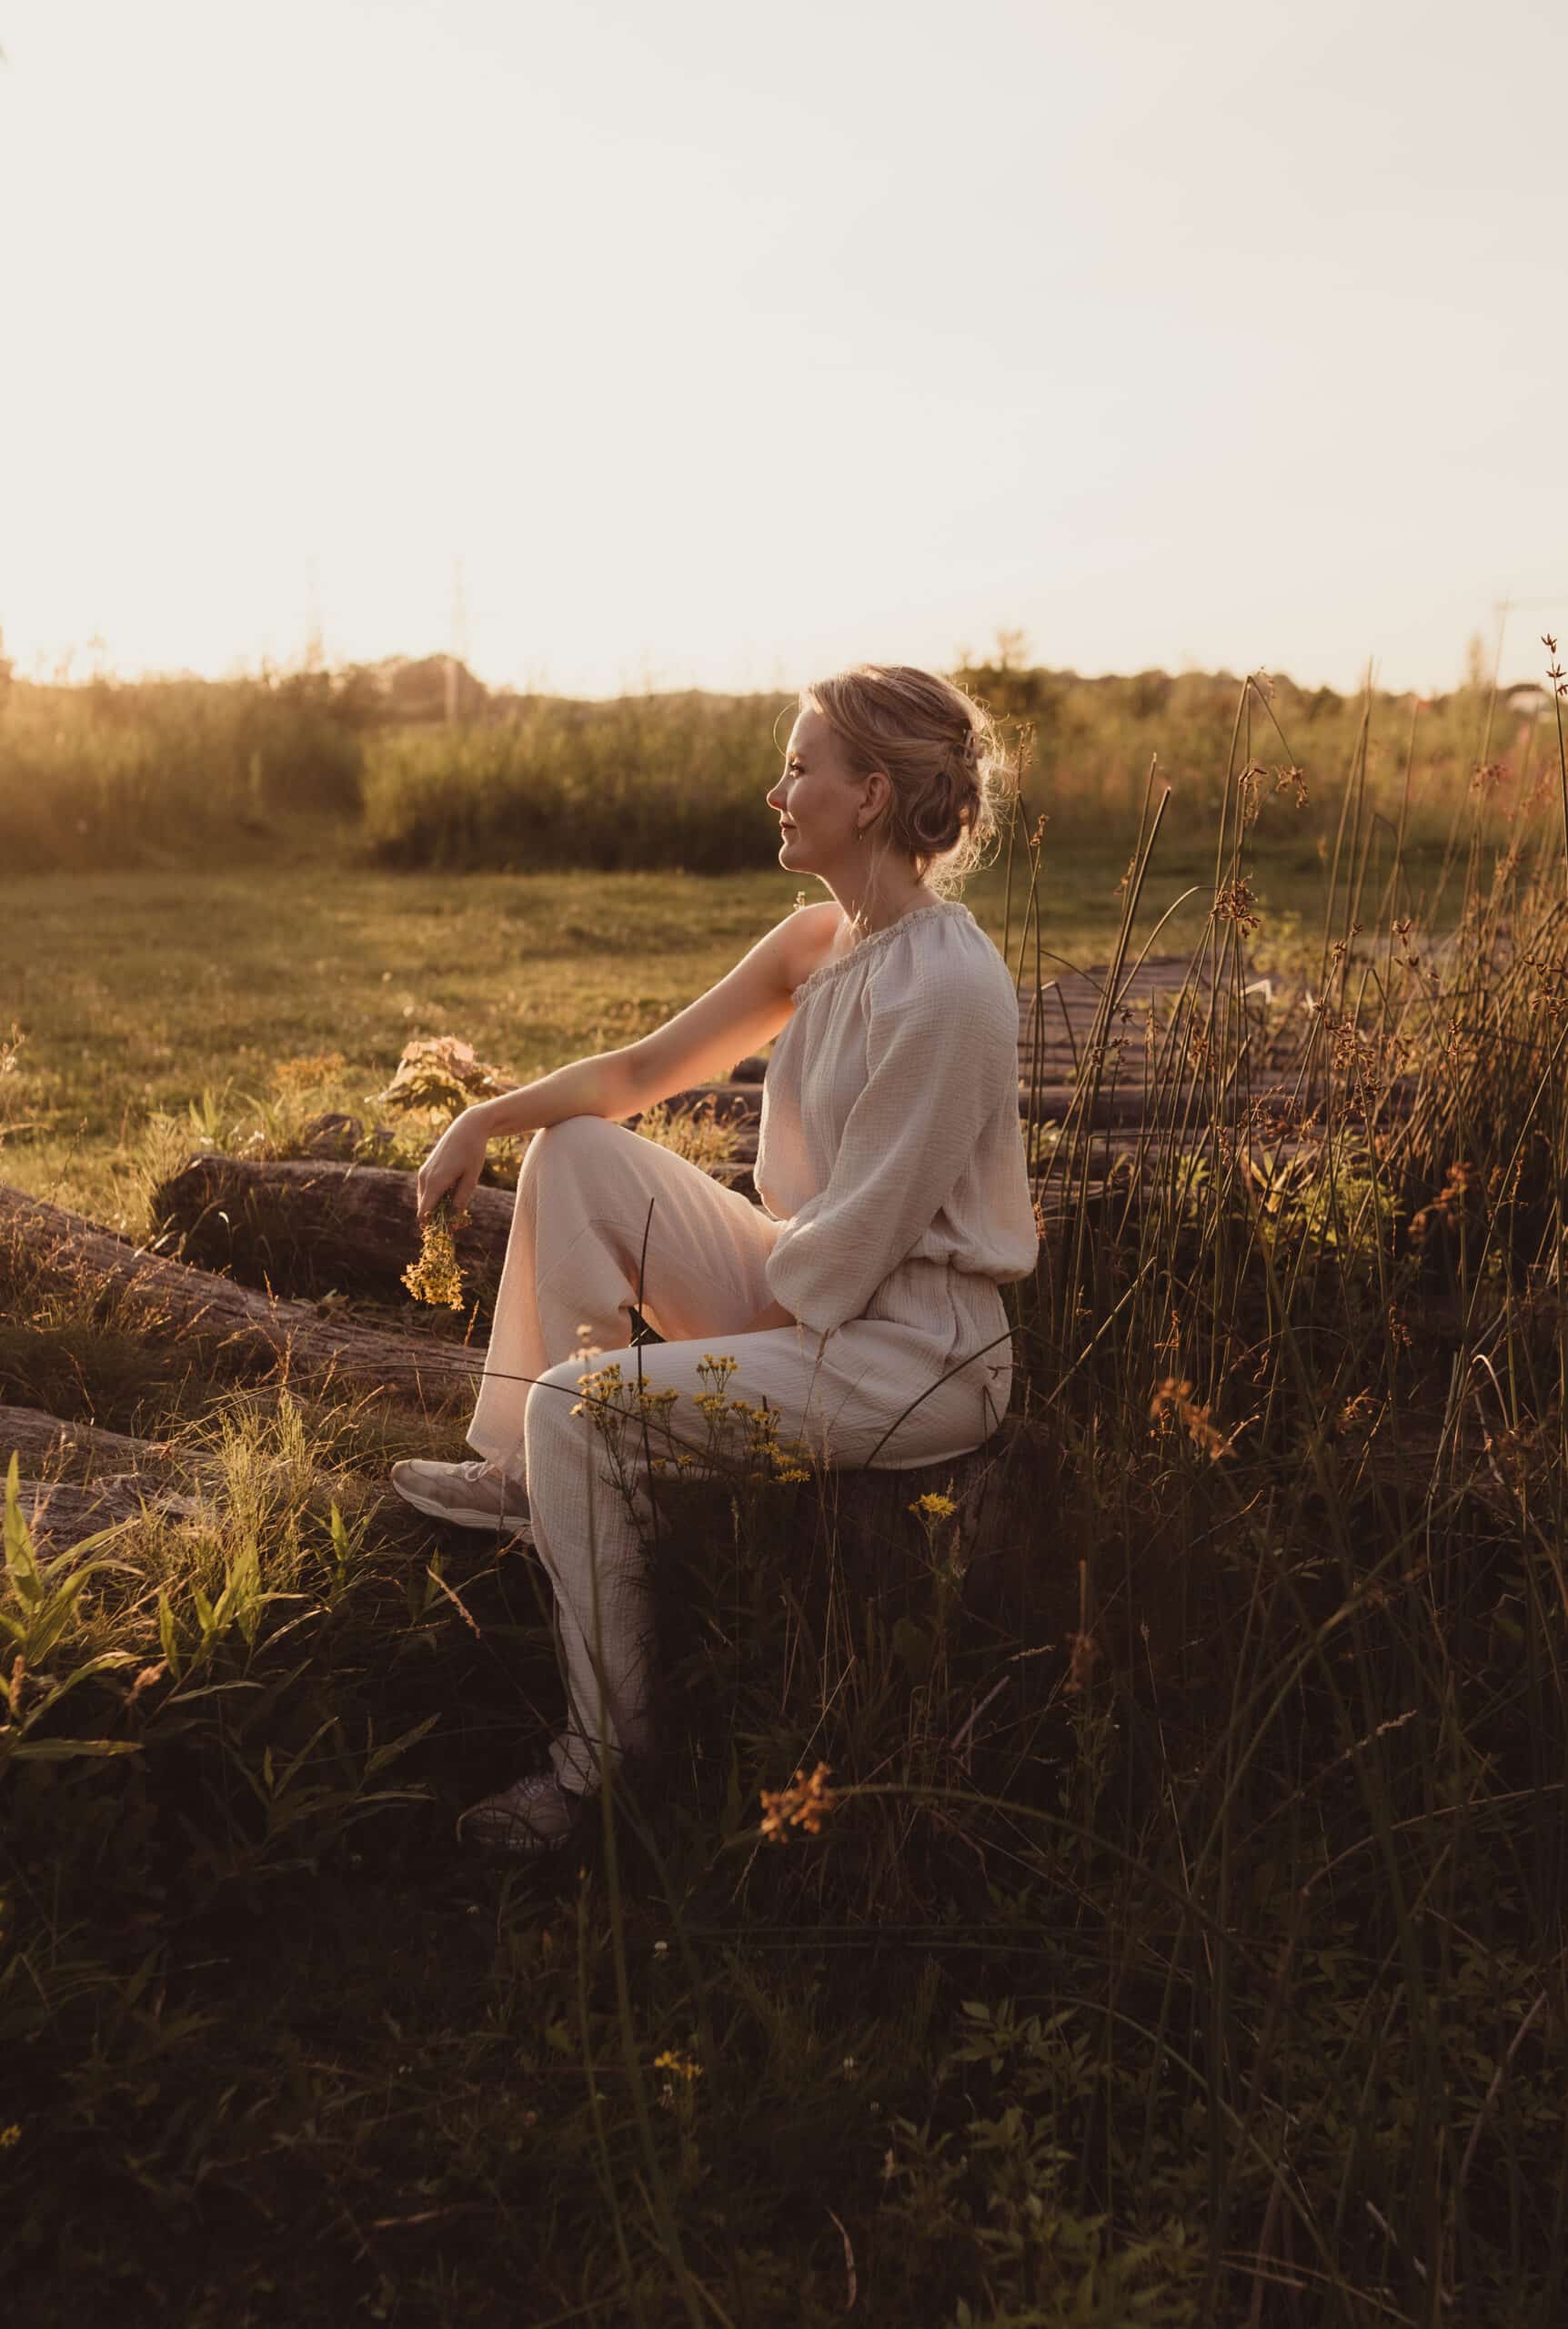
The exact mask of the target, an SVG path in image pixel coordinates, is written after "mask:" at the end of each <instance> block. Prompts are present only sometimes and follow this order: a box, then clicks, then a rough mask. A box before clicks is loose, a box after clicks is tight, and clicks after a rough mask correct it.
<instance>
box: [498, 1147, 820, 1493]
mask: <svg viewBox="0 0 1568 2329" xmlns="http://www.w3.org/2000/svg"><path fill="white" fill-rule="evenodd" d="M779 1227H780V1224H779V1223H778V1222H776V1221H772V1220H770V1219H769V1216H768V1215H766V1214H765V1213H762V1212H760V1211H759V1209H758V1207H757V1206H755V1205H750V1204H749V1203H748V1201H747V1200H746V1198H745V1197H743V1196H741V1195H739V1192H738V1191H736V1190H734V1189H726V1188H723V1187H721V1186H720V1185H719V1183H718V1182H717V1181H715V1180H713V1179H711V1178H710V1177H709V1175H708V1174H706V1173H704V1172H702V1171H701V1170H700V1169H699V1167H698V1166H697V1165H695V1164H691V1163H689V1160H688V1159H687V1158H685V1157H683V1156H677V1155H676V1154H674V1152H673V1151H672V1150H670V1149H668V1148H661V1147H659V1146H658V1144H656V1143H655V1142H653V1141H651V1140H644V1139H642V1138H641V1137H640V1136H639V1135H638V1134H636V1133H633V1132H628V1130H627V1127H626V1126H625V1125H624V1124H610V1123H608V1122H607V1121H606V1120H605V1119H604V1118H602V1117H599V1116H571V1117H568V1119H567V1121H566V1122H565V1123H563V1124H554V1125H551V1126H550V1127H549V1128H548V1130H547V1131H544V1132H540V1133H537V1134H535V1136H534V1138H533V1140H532V1141H531V1142H530V1143H529V1144H528V1151H527V1153H526V1154H525V1156H524V1158H523V1169H522V1173H521V1175H520V1177H519V1179H518V1195H517V1205H516V1208H515V1210H514V1213H513V1215H512V1228H511V1235H510V1237H509V1238H508V1245H507V1259H506V1265H505V1268H504V1269H503V1271H502V1274H501V1283H500V1287H499V1290H498V1295H497V1299H496V1319H495V1326H494V1328H493V1331H492V1333H491V1336H490V1346H489V1350H488V1352H487V1356H486V1359H485V1372H484V1379H483V1382H482V1384H481V1386H480V1389H479V1396H478V1402H477V1406H476V1408H475V1411H474V1420H473V1424H472V1426H471V1427H470V1429H469V1432H468V1444H469V1446H470V1447H473V1448H475V1449H476V1450H477V1452H478V1454H480V1455H481V1456H483V1457H487V1459H488V1460H489V1461H490V1462H491V1463H493V1464H496V1465H498V1466H499V1467H500V1468H501V1469H502V1470H503V1471H507V1472H509V1473H511V1474H513V1475H514V1476H517V1475H518V1474H521V1473H522V1472H523V1470H524V1466H525V1460H526V1458H525V1419H526V1417H527V1414H528V1399H529V1394H530V1391H531V1389H532V1386H534V1385H535V1384H536V1383H537V1382H538V1379H539V1377H540V1376H543V1375H545V1374H547V1373H548V1370H549V1369H550V1368H551V1367H552V1366H556V1365H558V1363H559V1362H560V1361H561V1360H563V1359H565V1358H567V1357H568V1356H569V1354H570V1353H571V1352H573V1351H575V1350H577V1349H578V1348H579V1347H580V1346H582V1345H584V1344H588V1345H589V1346H593V1345H598V1346H600V1347H602V1348H604V1349H607V1350H612V1349H616V1348H618V1347H619V1346H621V1345H623V1344H625V1343H627V1342H628V1339H629V1332H630V1316H629V1312H630V1306H631V1305H632V1304H633V1303H636V1304H637V1306H638V1309H639V1310H640V1311H641V1312H642V1314H643V1316H645V1317H646V1318H647V1319H648V1322H649V1324H650V1325H651V1326H653V1327H654V1328H655V1330H656V1331H657V1332H658V1334H660V1335H662V1336H665V1338H666V1339H667V1340H668V1341H676V1340H679V1339H681V1338H682V1337H684V1336H689V1335H700V1334H706V1333H709V1332H712V1333H716V1334H721V1333H726V1332H728V1333H735V1332H738V1331H739V1328H741V1327H742V1326H746V1325H748V1324H749V1321H750V1320H751V1319H753V1318H754V1317H756V1316H757V1314H758V1312H759V1310H764V1309H766V1308H767V1306H768V1305H769V1302H770V1301H771V1300H772V1296H771V1295H770V1293H769V1288H768V1282H767V1279H766V1277H765V1276H764V1275H763V1270H764V1265H765V1264H766V1262H767V1259H768V1255H769V1253H770V1252H771V1251H772V1247H773V1243H774V1240H775V1239H776V1238H777V1236H778V1235H779ZM574 1396H576V1394H575V1392H574Z"/></svg>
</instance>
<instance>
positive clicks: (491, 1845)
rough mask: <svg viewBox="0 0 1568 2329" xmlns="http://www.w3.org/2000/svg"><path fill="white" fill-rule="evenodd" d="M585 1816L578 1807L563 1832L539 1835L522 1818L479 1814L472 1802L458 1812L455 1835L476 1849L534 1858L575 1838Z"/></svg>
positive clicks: (515, 1858)
mask: <svg viewBox="0 0 1568 2329" xmlns="http://www.w3.org/2000/svg"><path fill="white" fill-rule="evenodd" d="M585 1816H586V1815H585V1814H584V1813H583V1812H582V1811H579V1812H578V1816H577V1818H576V1820H574V1821H573V1822H572V1824H571V1826H570V1827H569V1828H568V1830H567V1831H566V1833H565V1834H564V1835H560V1836H543V1835H541V1834H540V1833H539V1831H538V1829H537V1828H530V1827H529V1826H528V1824H527V1822H526V1821H525V1820H518V1819H511V1820H507V1819H502V1818H499V1817H497V1816H496V1815H494V1814H492V1815H491V1816H490V1817H489V1818H487V1819H485V1818H481V1817H480V1810H479V1806H478V1805H477V1804H475V1805H474V1806H473V1807H472V1808H471V1810H467V1811H461V1812H459V1813H458V1815H457V1841H458V1842H459V1843H460V1844H467V1845H468V1846H470V1847H471V1848H472V1849H473V1850H477V1851H483V1852H499V1853H502V1854H504V1855H505V1856H506V1857H507V1858H508V1859H511V1860H538V1858H540V1857H541V1855H543V1854H545V1853H548V1852H559V1851H564V1850H566V1848H567V1846H568V1844H570V1843H573V1842H575V1840H577V1837H578V1833H579V1831H580V1830H581V1828H582V1824H583V1820H584V1817H585ZM470 1821H472V1822H473V1825H472V1826H470V1825H469V1822H470Z"/></svg>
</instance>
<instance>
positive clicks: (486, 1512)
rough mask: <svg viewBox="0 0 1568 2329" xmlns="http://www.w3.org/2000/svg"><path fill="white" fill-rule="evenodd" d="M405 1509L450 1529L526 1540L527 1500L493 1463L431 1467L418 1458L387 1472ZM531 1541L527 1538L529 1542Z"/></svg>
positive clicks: (477, 1461)
mask: <svg viewBox="0 0 1568 2329" xmlns="http://www.w3.org/2000/svg"><path fill="white" fill-rule="evenodd" d="M392 1486H393V1487H394V1488H396V1490H397V1494H398V1495H399V1496H400V1497H402V1499H403V1501H404V1503H405V1504H411V1505H412V1506H413V1507H414V1509H415V1511H416V1512H423V1513H426V1514H427V1515H428V1517H429V1518H430V1519H432V1520H444V1521H446V1522H447V1525H448V1527H453V1528H489V1529H498V1530H501V1531H503V1532H504V1533H505V1534H506V1535H508V1536H518V1537H525V1538H526V1537H528V1497H527V1496H526V1494H525V1493H524V1491H523V1490H522V1489H521V1488H520V1487H518V1484H517V1482H516V1480H513V1479H508V1477H507V1475H506V1473H505V1472H503V1471H502V1470H501V1469H500V1468H499V1467H498V1466H497V1465H495V1464H486V1463H483V1462H481V1461H479V1460H478V1459H477V1458H476V1459H475V1461H474V1462H473V1463H471V1464H437V1463H434V1462H431V1461H430V1460H428V1459H427V1457H422V1456H414V1457H409V1458H408V1459H407V1461H406V1462H404V1463H401V1464H394V1465H393V1467H392ZM530 1541H531V1538H530Z"/></svg>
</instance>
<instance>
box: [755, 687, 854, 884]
mask: <svg viewBox="0 0 1568 2329" xmlns="http://www.w3.org/2000/svg"><path fill="white" fill-rule="evenodd" d="M840 753H841V747H840V745H839V739H838V738H837V736H835V734H834V733H833V731H832V729H831V728H830V727H829V725H828V722H827V721H826V720H825V719H824V718H823V716H822V714H821V713H820V712H819V711H803V712H801V713H800V715H799V718H798V719H797V721H796V722H795V725H794V727H793V728H791V730H790V731H789V745H788V747H787V749H786V751H785V754H784V773H783V775H782V776H781V777H780V778H779V781H778V783H777V784H775V785H774V786H773V787H772V789H771V791H769V794H768V805H769V808H770V809H776V810H777V811H778V812H779V864H780V865H782V866H785V867H787V868H788V869H789V872H797V873H823V874H826V873H829V872H830V871H831V870H832V869H833V868H834V867H837V866H841V865H843V864H845V863H846V862H852V861H853V860H854V858H855V857H856V854H857V852H858V851H859V842H858V841H857V838H856V833H857V827H858V823H859V820H860V819H862V818H865V817H868V816H869V815H870V814H872V813H873V812H872V810H871V809H870V808H869V806H868V804H867V801H866V783H865V781H864V780H859V779H856V778H854V777H852V776H850V774H849V771H848V770H847V769H846V768H845V766H844V763H843V761H842V758H841V757H840Z"/></svg>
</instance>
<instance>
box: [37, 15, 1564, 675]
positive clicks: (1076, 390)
mask: <svg viewBox="0 0 1568 2329" xmlns="http://www.w3.org/2000/svg"><path fill="white" fill-rule="evenodd" d="M0 45H3V47H4V50H5V65H4V66H0V215H3V216H4V217H5V222H6V232H5V273H4V278H3V297H0V426H3V427H4V431H5V465H4V470H3V472H0V476H3V483H0V497H3V499H0V626H3V628H4V634H5V648H6V650H7V651H8V652H9V653H10V654H11V655H12V656H13V657H14V658H15V660H16V663H17V666H18V668H19V669H20V670H23V671H24V672H33V673H35V674H39V675H41V674H42V673H43V671H44V670H45V668H46V667H48V666H50V665H52V664H53V663H54V661H55V659H56V658H57V657H59V656H60V655H61V654H62V653H63V652H64V651H65V650H69V649H71V648H75V650H77V660H76V663H75V667H74V668H75V670H76V672H77V673H78V675H80V674H81V673H83V672H84V671H85V669H86V668H88V667H89V665H90V663H91V660H92V653H91V652H90V651H89V644H88V643H89V641H90V640H92V639H93V638H94V636H95V635H96V636H97V637H99V638H101V640H103V641H104V648H103V650H102V653H103V655H104V656H105V658H106V660H107V663H108V665H109V667H110V668H112V669H114V670H119V671H122V672H125V673H126V674H129V673H133V672H136V671H139V670H148V669H163V670H173V669H183V670H196V671H204V672H208V673H212V674H219V673H222V672H224V671H226V670H235V669H238V668H254V667H255V666H256V664H257V663H258V662H259V660H261V659H262V658H263V657H264V656H266V657H269V658H271V659H272V660H275V661H278V662H289V661H292V660H297V659H298V658H299V657H300V655H301V654H302V652H303V650H304V649H305V645H306V641H307V636H308V632H309V625H310V619H311V606H312V587H313V586H312V581H311V575H312V572H313V571H314V575H315V578H316V580H315V585H314V589H315V592H316V597H317V602H318V605H319V613H320V625H321V631H322V634H323V638H324V642H325V647H326V650H327V656H328V659H329V660H334V661H337V660H347V659H361V658H373V657H377V656H380V655H385V654H391V653H395V652H401V653H408V654H418V653H424V652H428V651H432V650H440V649H445V648H447V647H449V646H451V645H452V644H454V642H456V643H457V644H458V645H459V646H461V647H463V648H465V649H466V652H467V660H469V662H470V663H471V664H472V666H473V667H474V669H475V670H477V671H478V673H479V674H480V675H481V677H483V678H484V679H486V680H487V681H491V682H492V683H496V684H501V683H511V684H514V685H530V684H531V685H535V686H543V687H548V688H551V689H555V690H558V691H567V692H574V693H584V694H608V693H613V692H616V691H618V690H620V689H622V688H626V687H638V686H641V685H644V684H651V685H655V686H663V687H678V686H691V685H695V686H704V687H713V688H752V687H759V688H761V687H779V688H789V689H792V688H794V687H796V686H798V685H799V684H801V683H802V682H804V681H807V680H809V679H810V678H812V677H814V676H816V675H818V674H819V672H821V671H823V670H830V669H833V668H836V667H838V666H839V665H841V664H844V663H847V662H849V661H852V660H858V659H859V658H862V657H869V658H872V659H876V660H900V661H911V662H924V663H928V664H933V665H937V666H950V665H951V664H952V663H953V661H954V660H956V658H957V656H958V654H959V652H960V650H962V649H964V648H969V649H970V650H974V651H976V652H977V653H978V652H983V651H984V650H986V649H987V648H988V647H989V646H990V643H991V641H992V640H993V637H994V635H995V633H996V631H997V630H998V629H999V628H1002V627H1005V628H1008V629H1016V630H1022V631H1023V632H1024V633H1025V635H1026V639H1027V644H1028V651H1029V654H1030V660H1035V661H1038V662H1041V663H1045V664H1049V665H1051V666H1054V667H1058V668H1060V667H1071V668H1073V669H1076V670H1081V671H1084V672H1094V671H1107V670H1122V671H1130V670H1139V669H1142V668H1145V667H1149V666H1154V665H1161V666H1163V667H1164V668H1166V669H1167V670H1180V669H1182V668H1184V667H1191V666H1194V665H1196V666H1201V667H1203V668H1218V667H1221V666H1223V667H1225V668H1228V669H1230V670H1233V671H1241V670H1246V669H1250V668H1256V667H1258V666H1262V667H1264V668H1266V669H1269V670H1274V671H1282V672H1288V673H1289V674H1290V675H1291V676H1292V678H1294V679H1296V680H1298V681H1302V682H1304V683H1311V684H1317V683H1321V682H1323V681H1327V682H1328V683H1329V684H1331V685H1333V686H1336V687H1340V688H1343V689H1350V688H1353V687H1355V686H1356V685H1358V684H1359V682H1360V681H1361V679H1362V675H1363V673H1364V671H1365V669H1366V666H1367V663H1368V661H1369V659H1370V660H1371V661H1372V665H1373V670H1374V676H1375V678H1376V680H1377V681H1378V683H1379V684H1380V685H1382V686H1384V687H1388V688H1392V689H1403V688H1407V687H1415V688H1421V689H1423V690H1429V689H1440V688H1446V687H1449V686H1452V685H1453V684H1454V683H1455V682H1456V681H1457V680H1458V679H1459V677H1460V675H1461V670H1462V662H1463V656H1464V649H1465V642H1466V640H1467V638H1468V637H1469V636H1470V634H1471V633H1472V632H1473V631H1475V630H1481V631H1483V633H1484V634H1485V635H1486V637H1487V639H1488V641H1489V643H1490V641H1491V640H1492V638H1493V633H1494V628H1495V620H1496V618H1495V613H1494V606H1495V602H1496V601H1498V600H1501V599H1503V597H1504V596H1505V595H1506V596H1511V597H1512V598H1513V601H1514V602H1515V607H1516V611H1515V612H1514V613H1513V614H1512V615H1511V616H1510V617H1509V620H1508V632H1507V642H1506V645H1505V650H1504V654H1503V678H1504V680H1505V681H1506V680H1510V679H1518V678H1530V677H1534V676H1537V675H1538V674H1539V671H1540V670H1541V668H1542V666H1543V662H1544V660H1545V657H1544V652H1543V650H1542V649H1541V648H1540V646H1539V645H1538V643H1537V634H1538V633H1539V632H1540V631H1542V630H1558V631H1561V632H1565V633H1568V522H1565V519H1568V485H1565V483H1564V473H1563V462H1564V459H1565V457H1568V455H1565V449H1564V448H1563V445H1562V444H1561V443H1560V442H1559V437H1558V423H1559V421H1560V419H1561V417H1562V412H1563V394H1564V384H1565V383H1568V299H1565V297H1564V292H1565V289H1568V236H1565V234H1564V228H1565V226H1568V196H1565V193H1564V188H1565V187H1568V161H1565V160H1564V139H1563V119H1564V107H1565V106H1568V16H1565V15H1564V12H1563V10H1562V9H1561V8H1560V7H1559V6H1556V5H1548V0H1534V4H1533V5H1528V4H1527V0H1493V5H1490V6H1488V7H1486V8H1484V9H1477V8H1475V7H1473V6H1472V5H1460V0H1421V5H1415V0H1187V5H1185V6H1182V7H1172V6H1171V5H1170V0H1117V5H1114V6H1094V5H1090V0H1072V5H1023V0H962V5H959V0H790V5H788V6H787V7H766V8H765V7H761V6H758V5H751V4H750V0H658V5H650V0H268V5H266V7H256V6H254V5H246V6H242V5H239V0H0ZM459 560H460V561H461V574H462V589H463V597H464V600H465V602H466V615H465V617H464V620H463V624H462V626H461V628H460V629H459V630H456V631H455V630H454V595H455V594H454V571H455V565H456V562H457V561H459ZM1535 600H1545V601H1546V602H1547V603H1546V604H1544V605H1542V606H1537V605H1535V604H1533V601H1535Z"/></svg>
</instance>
